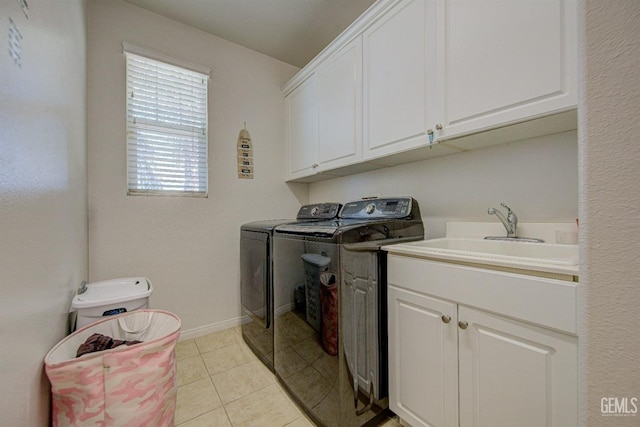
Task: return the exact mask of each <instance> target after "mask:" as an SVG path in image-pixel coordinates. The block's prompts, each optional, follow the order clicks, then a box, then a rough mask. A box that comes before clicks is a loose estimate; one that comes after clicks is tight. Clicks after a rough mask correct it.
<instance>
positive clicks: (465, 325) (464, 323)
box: [458, 320, 469, 329]
mask: <svg viewBox="0 0 640 427" xmlns="http://www.w3.org/2000/svg"><path fill="white" fill-rule="evenodd" d="M458 326H459V327H460V329H467V327H468V326H469V324H468V323H467V322H465V321H464V320H461V321H459V322H458Z"/></svg>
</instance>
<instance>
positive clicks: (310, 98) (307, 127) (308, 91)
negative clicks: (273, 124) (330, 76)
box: [285, 74, 318, 179]
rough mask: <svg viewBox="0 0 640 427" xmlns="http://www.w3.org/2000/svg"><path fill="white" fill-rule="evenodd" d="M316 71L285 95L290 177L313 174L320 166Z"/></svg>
mask: <svg viewBox="0 0 640 427" xmlns="http://www.w3.org/2000/svg"><path fill="white" fill-rule="evenodd" d="M317 105H318V104H317V98H316V75H315V74H312V75H311V76H309V77H308V78H307V79H306V80H305V81H303V82H302V83H301V84H300V85H299V86H298V87H296V88H295V89H294V90H293V91H291V93H289V94H288V95H287V96H286V97H285V115H286V123H287V124H286V132H287V134H286V139H287V141H288V153H289V159H288V160H289V161H288V176H287V178H288V179H296V178H300V177H304V176H309V175H313V174H314V173H316V170H317V168H318V164H317V163H316V162H317V158H318V118H317Z"/></svg>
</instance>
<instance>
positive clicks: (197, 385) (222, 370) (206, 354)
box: [175, 327, 400, 427]
mask: <svg viewBox="0 0 640 427" xmlns="http://www.w3.org/2000/svg"><path fill="white" fill-rule="evenodd" d="M176 357H177V359H178V406H177V409H176V416H175V424H176V426H179V427H218V426H220V427H241V426H252V427H253V426H255V427H257V426H259V427H284V426H287V427H312V426H314V424H313V423H312V422H311V421H310V420H309V419H308V418H307V417H306V416H305V415H304V414H303V413H302V411H301V410H300V409H298V407H297V406H296V405H295V404H294V403H293V402H292V401H291V399H289V396H288V395H287V393H286V392H285V391H284V390H283V389H282V388H281V387H280V385H279V384H278V381H277V380H276V378H275V376H274V375H273V373H271V371H269V370H268V369H267V368H266V367H265V366H264V365H263V364H262V363H261V362H260V361H259V360H258V358H257V357H256V356H255V355H254V354H253V352H251V350H250V349H249V347H247V345H246V344H245V343H244V341H243V339H242V335H241V330H240V327H235V328H231V329H227V330H224V331H220V332H216V333H213V334H210V335H206V336H203V337H199V338H196V339H191V340H185V341H180V342H179V343H178V345H177V347H176ZM383 426H384V427H399V426H400V424H399V423H398V421H397V420H396V419H389V420H387V421H386V422H385V423H384V424H383Z"/></svg>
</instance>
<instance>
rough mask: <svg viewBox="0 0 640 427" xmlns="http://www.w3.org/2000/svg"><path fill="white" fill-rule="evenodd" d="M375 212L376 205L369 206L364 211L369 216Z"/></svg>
mask: <svg viewBox="0 0 640 427" xmlns="http://www.w3.org/2000/svg"><path fill="white" fill-rule="evenodd" d="M375 210H376V205H374V204H373V203H370V204H368V205H367V207H366V208H364V211H365V212H366V213H368V214H369V215H371V214H372V213H373V212H374V211H375Z"/></svg>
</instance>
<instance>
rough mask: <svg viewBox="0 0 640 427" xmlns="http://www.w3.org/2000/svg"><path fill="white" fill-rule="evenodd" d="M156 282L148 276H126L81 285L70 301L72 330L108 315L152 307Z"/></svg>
mask: <svg viewBox="0 0 640 427" xmlns="http://www.w3.org/2000/svg"><path fill="white" fill-rule="evenodd" d="M152 293H153V285H152V284H151V281H150V280H149V279H147V278H146V277H123V278H119V279H110V280H103V281H101V282H94V283H89V284H87V285H83V286H81V287H80V289H78V292H77V293H76V296H75V297H73V301H72V302H71V312H75V313H76V315H75V319H73V318H72V324H71V331H72V332H73V331H75V330H76V329H80V328H83V327H85V326H87V325H89V324H91V323H93V322H95V321H98V320H100V319H102V318H103V317H105V316H113V315H116V314H122V313H127V312H129V311H134V310H139V309H143V308H149V296H151V294H152Z"/></svg>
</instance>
